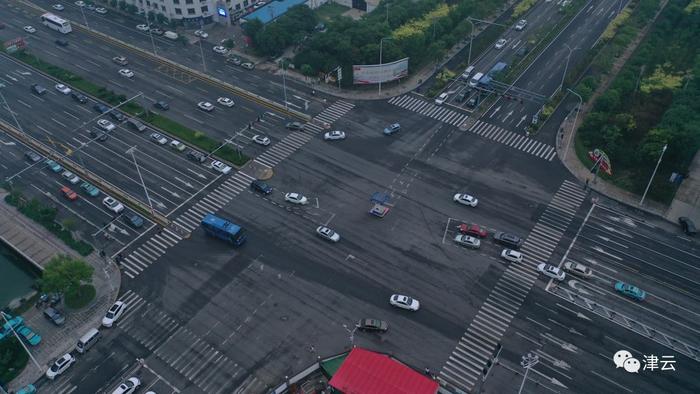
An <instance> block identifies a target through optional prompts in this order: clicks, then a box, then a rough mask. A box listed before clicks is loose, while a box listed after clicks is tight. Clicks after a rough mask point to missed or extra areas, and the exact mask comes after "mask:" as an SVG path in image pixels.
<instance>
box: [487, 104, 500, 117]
mask: <svg viewBox="0 0 700 394" xmlns="http://www.w3.org/2000/svg"><path fill="white" fill-rule="evenodd" d="M500 110H501V106H500V105H499V106H498V108H496V109H494V110H493V113H492V114H491V116H489V118H493V116H494V115H496V112H498V111H500Z"/></svg>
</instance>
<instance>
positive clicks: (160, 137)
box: [150, 133, 168, 145]
mask: <svg viewBox="0 0 700 394" xmlns="http://www.w3.org/2000/svg"><path fill="white" fill-rule="evenodd" d="M150 138H151V141H153V142H155V143H156V144H158V145H165V144H167V143H168V139H167V138H165V137H163V135H162V134H158V133H152V134H151V136H150Z"/></svg>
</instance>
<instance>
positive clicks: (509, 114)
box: [503, 111, 513, 122]
mask: <svg viewBox="0 0 700 394" xmlns="http://www.w3.org/2000/svg"><path fill="white" fill-rule="evenodd" d="M511 115H513V111H510V112H508V115H506V116H505V117H504V118H503V122H505V121H506V119H508V118H509V117H510V116H511Z"/></svg>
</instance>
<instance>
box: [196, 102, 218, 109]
mask: <svg viewBox="0 0 700 394" xmlns="http://www.w3.org/2000/svg"><path fill="white" fill-rule="evenodd" d="M197 108H199V109H201V110H202V111H206V112H211V111H213V110H214V105H213V104H212V103H210V102H208V101H200V102H198V103H197Z"/></svg>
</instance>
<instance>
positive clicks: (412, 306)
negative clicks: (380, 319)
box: [389, 294, 420, 312]
mask: <svg viewBox="0 0 700 394" xmlns="http://www.w3.org/2000/svg"><path fill="white" fill-rule="evenodd" d="M389 304H391V305H392V306H395V307H397V308H401V309H407V310H409V311H414V312H415V311H417V310H418V309H420V302H419V301H418V300H416V299H414V298H411V297H409V296H405V295H401V294H393V295H392V296H391V298H389Z"/></svg>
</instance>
